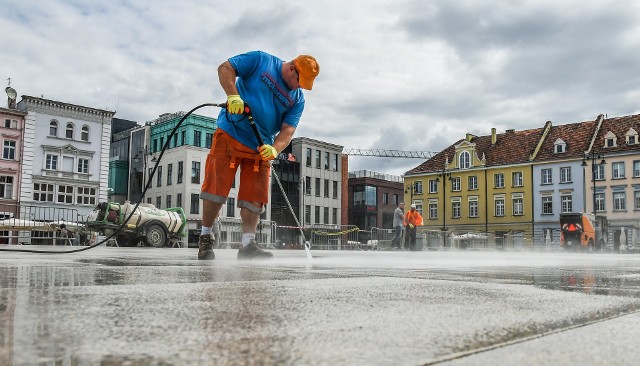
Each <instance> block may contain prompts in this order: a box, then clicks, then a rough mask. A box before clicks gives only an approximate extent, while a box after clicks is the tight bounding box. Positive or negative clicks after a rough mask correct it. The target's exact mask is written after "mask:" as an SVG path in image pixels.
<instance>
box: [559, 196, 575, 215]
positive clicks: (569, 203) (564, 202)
mask: <svg viewBox="0 0 640 366" xmlns="http://www.w3.org/2000/svg"><path fill="white" fill-rule="evenodd" d="M560 212H562V213H568V212H573V197H572V196H571V194H570V193H569V194H567V193H563V194H562V195H560Z"/></svg>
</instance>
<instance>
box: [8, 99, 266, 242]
mask: <svg viewBox="0 0 640 366" xmlns="http://www.w3.org/2000/svg"><path fill="white" fill-rule="evenodd" d="M204 107H220V108H226V107H227V104H226V103H217V104H216V103H204V104H200V105H199V106H197V107H195V108H193V109H192V110H190V111H189V112H187V113H186V114H185V115H184V116H182V118H181V119H180V121H179V122H178V123H177V124H176V126H175V127H174V128H173V130H171V133H170V134H169V138H167V141H166V142H165V144H164V146H163V147H162V150H161V151H160V155H158V161H156V164H155V165H154V166H153V170H152V171H151V174H149V179H147V184H145V186H144V190H143V191H142V195H141V196H140V199H139V200H138V202H137V203H136V205H135V207H134V208H133V210H131V213H130V214H129V216H127V218H126V219H125V220H124V221H123V222H122V224H121V225H120V227H118V229H117V230H115V231H114V232H113V233H111V235H109V236H108V237H106V238H104V239H103V240H102V241H100V242H98V243H96V244H93V245H90V246H87V247H84V248H79V249H72V250H33V249H13V248H12V249H4V248H0V251H1V252H20V253H41V254H67V253H78V252H83V251H85V250H89V249H93V248H95V247H97V246H99V245H102V243H105V242H107V241H108V240H109V239H111V238H112V237H113V236H114V235H116V234H117V233H118V231H120V230H121V229H122V228H123V227H124V226H125V225H126V224H127V223H128V222H129V220H130V219H131V217H132V216H133V214H134V213H135V212H136V210H137V209H138V206H140V203H141V202H142V200H143V199H144V197H145V195H146V194H147V190H148V189H149V187H150V186H151V182H152V179H153V176H154V175H155V174H156V170H157V169H158V165H159V164H160V161H161V160H162V156H163V155H164V151H165V150H166V149H167V148H168V147H169V142H170V141H171V139H172V137H173V135H175V134H176V131H177V130H178V128H179V127H180V125H182V122H184V120H185V119H187V117H189V115H191V114H192V113H193V112H195V111H197V110H198V109H200V108H204ZM245 112H246V113H249V110H248V107H247V108H246V109H245ZM250 122H251V125H252V128H253V129H254V133H257V131H258V130H257V128H256V127H255V124H254V123H253V118H250ZM258 136H259V134H258ZM259 141H262V140H261V139H259Z"/></svg>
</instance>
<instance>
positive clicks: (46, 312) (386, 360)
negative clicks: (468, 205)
mask: <svg viewBox="0 0 640 366" xmlns="http://www.w3.org/2000/svg"><path fill="white" fill-rule="evenodd" d="M4 248H8V247H7V246H2V248H0V249H4ZM19 248H21V249H23V248H25V247H24V246H22V247H19ZM42 248H43V247H40V248H39V249H42ZM58 248H60V250H64V248H62V247H58ZM67 248H68V247H67ZM35 249H38V248H35ZM45 249H51V247H46V248H45ZM196 251H197V250H196V249H169V248H164V249H155V248H117V247H98V248H95V249H92V250H89V251H85V252H81V253H75V254H55V255H52V254H29V253H9V252H0V365H120V364H127V365H192V364H195V365H225V364H240V365H241V364H265V365H270V364H277V365H422V364H444V365H486V364H496V363H498V364H524V365H540V364H554V365H574V364H582V365H611V364H618V365H624V364H628V365H632V364H634V365H635V364H637V360H638V359H640V351H639V350H638V347H640V315H639V314H640V312H639V309H640V255H637V254H581V253H565V252H554V253H543V252H469V251H450V252H445V251H429V252H382V251H376V252H344V251H343V252H337V251H312V252H311V254H312V255H313V258H312V259H310V258H308V257H307V254H306V253H305V251H286V250H281V251H275V258H274V259H272V260H270V261H266V262H243V261H238V260H237V259H236V251H233V250H216V260H214V261H211V262H202V261H197V260H196V259H195V258H196Z"/></svg>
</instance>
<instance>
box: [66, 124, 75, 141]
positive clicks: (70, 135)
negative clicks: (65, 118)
mask: <svg viewBox="0 0 640 366" xmlns="http://www.w3.org/2000/svg"><path fill="white" fill-rule="evenodd" d="M64 137H66V138H68V139H72V138H73V123H71V122H69V123H67V131H66V132H65V135H64Z"/></svg>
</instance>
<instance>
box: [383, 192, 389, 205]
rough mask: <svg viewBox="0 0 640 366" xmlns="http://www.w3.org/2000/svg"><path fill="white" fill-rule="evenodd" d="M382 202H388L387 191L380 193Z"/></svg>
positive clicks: (386, 203)
mask: <svg viewBox="0 0 640 366" xmlns="http://www.w3.org/2000/svg"><path fill="white" fill-rule="evenodd" d="M382 203H383V204H385V205H388V204H389V193H387V192H383V193H382Z"/></svg>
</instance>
